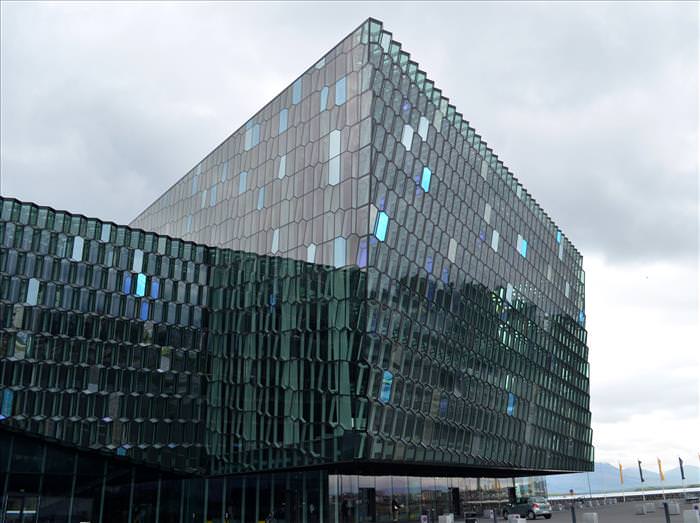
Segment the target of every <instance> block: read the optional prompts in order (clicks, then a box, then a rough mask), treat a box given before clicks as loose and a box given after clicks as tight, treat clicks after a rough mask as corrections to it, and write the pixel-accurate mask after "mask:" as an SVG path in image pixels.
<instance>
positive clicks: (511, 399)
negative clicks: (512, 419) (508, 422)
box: [506, 392, 516, 416]
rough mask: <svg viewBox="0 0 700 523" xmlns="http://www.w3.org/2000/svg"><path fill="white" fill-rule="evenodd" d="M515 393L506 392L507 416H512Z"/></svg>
mask: <svg viewBox="0 0 700 523" xmlns="http://www.w3.org/2000/svg"><path fill="white" fill-rule="evenodd" d="M515 400H516V398H515V394H513V393H512V392H509V393H508V409H507V410H506V412H507V413H508V415H509V416H512V415H513V414H514V413H515Z"/></svg>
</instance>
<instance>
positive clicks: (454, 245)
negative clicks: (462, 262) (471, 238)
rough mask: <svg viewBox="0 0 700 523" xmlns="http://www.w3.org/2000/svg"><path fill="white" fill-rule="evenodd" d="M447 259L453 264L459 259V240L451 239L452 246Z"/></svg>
mask: <svg viewBox="0 0 700 523" xmlns="http://www.w3.org/2000/svg"><path fill="white" fill-rule="evenodd" d="M447 259H448V260H450V261H451V262H452V263H454V262H455V260H456V259H457V240H455V239H454V238H451V239H450V245H449V247H448V248H447Z"/></svg>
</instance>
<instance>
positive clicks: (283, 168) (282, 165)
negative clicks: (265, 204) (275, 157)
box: [277, 154, 287, 179]
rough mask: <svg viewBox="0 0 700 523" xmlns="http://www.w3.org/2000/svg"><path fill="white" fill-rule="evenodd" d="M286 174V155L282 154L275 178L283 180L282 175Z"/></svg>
mask: <svg viewBox="0 0 700 523" xmlns="http://www.w3.org/2000/svg"><path fill="white" fill-rule="evenodd" d="M285 174H287V155H286V154H284V155H282V157H280V165H279V169H278V171H277V178H280V179H282V178H284V175H285Z"/></svg>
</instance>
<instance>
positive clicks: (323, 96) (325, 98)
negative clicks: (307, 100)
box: [321, 85, 328, 112]
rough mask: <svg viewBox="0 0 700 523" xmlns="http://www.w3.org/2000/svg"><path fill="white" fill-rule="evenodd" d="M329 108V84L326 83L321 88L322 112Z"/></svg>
mask: <svg viewBox="0 0 700 523" xmlns="http://www.w3.org/2000/svg"><path fill="white" fill-rule="evenodd" d="M327 108H328V86H327V85H324V86H323V89H321V112H323V111H325V110H326V109H327Z"/></svg>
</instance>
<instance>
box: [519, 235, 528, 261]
mask: <svg viewBox="0 0 700 523" xmlns="http://www.w3.org/2000/svg"><path fill="white" fill-rule="evenodd" d="M520 254H522V255H523V257H525V256H527V240H525V239H523V241H522V242H520Z"/></svg>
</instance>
